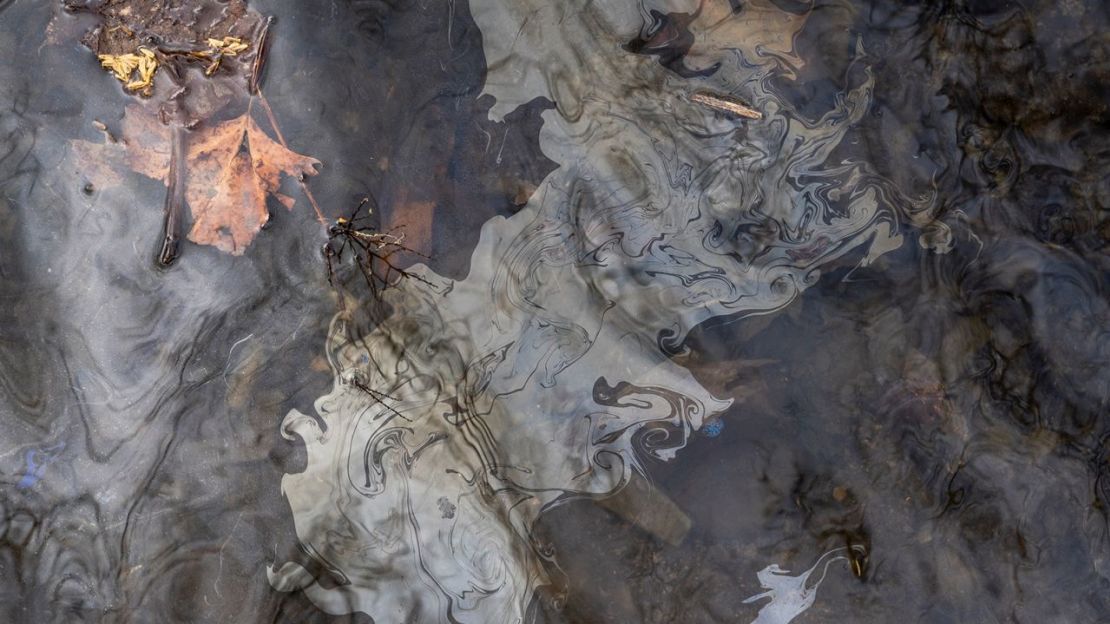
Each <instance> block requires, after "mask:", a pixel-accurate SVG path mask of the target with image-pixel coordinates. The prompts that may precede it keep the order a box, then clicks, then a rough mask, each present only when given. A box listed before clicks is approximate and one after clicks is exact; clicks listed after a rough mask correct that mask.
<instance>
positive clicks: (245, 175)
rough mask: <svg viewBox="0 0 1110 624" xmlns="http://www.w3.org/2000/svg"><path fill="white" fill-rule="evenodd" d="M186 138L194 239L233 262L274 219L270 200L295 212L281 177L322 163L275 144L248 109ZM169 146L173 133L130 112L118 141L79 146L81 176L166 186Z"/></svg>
mask: <svg viewBox="0 0 1110 624" xmlns="http://www.w3.org/2000/svg"><path fill="white" fill-rule="evenodd" d="M188 137H189V138H188V140H189V145H188V150H187V152H186V153H187V158H186V163H187V164H186V169H187V174H186V186H185V201H186V202H187V203H188V205H189V208H190V209H191V211H192V215H193V226H192V228H191V229H190V231H189V240H191V241H193V242H195V243H197V244H200V245H212V246H214V247H216V248H218V249H220V250H221V251H225V252H227V253H230V254H233V255H240V254H242V253H243V252H244V251H245V250H246V248H247V246H249V245H250V244H251V242H252V241H253V240H254V237H255V236H256V235H257V234H258V232H259V230H261V229H262V226H263V225H265V224H266V221H267V220H268V219H269V212H268V211H267V209H266V198H267V197H268V196H273V197H274V198H275V199H276V200H278V202H280V203H281V204H282V205H283V206H285V207H286V208H288V209H290V210H291V209H292V208H293V206H294V203H295V200H294V199H293V198H292V197H289V196H287V195H284V194H282V193H280V192H279V189H280V187H281V179H282V176H292V177H295V178H301V177H303V176H310V175H315V174H316V166H317V165H319V164H320V163H319V161H318V160H316V159H315V158H312V157H310V156H304V155H302V154H298V153H296V152H294V151H292V150H290V149H287V148H286V147H285V146H283V145H281V144H280V143H278V142H277V141H274V140H273V139H271V138H270V137H269V136H268V135H267V134H266V132H265V131H263V130H262V129H261V128H260V127H259V126H258V124H257V123H255V121H254V119H253V118H252V117H251V114H250V111H249V110H248V111H247V112H246V113H244V114H243V115H241V116H239V117H236V118H234V119H231V120H229V121H225V122H223V123H221V124H217V125H214V126H209V127H206V128H203V129H201V130H197V131H194V132H190V133H189V135H188ZM170 147H171V146H170V129H169V128H168V127H167V126H165V125H163V124H162V123H161V122H159V121H158V120H157V118H155V117H154V116H153V115H151V114H148V113H147V112H146V110H145V109H143V108H142V107H139V106H131V107H128V109H127V112H126V114H125V115H124V119H123V127H122V135H121V140H120V141H119V142H117V143H110V142H107V143H94V142H89V141H74V142H73V151H74V154H75V156H76V157H77V159H78V162H79V168H80V169H81V172H82V173H83V174H84V175H85V176H86V177H88V178H89V180H90V181H91V182H93V184H94V185H97V186H119V185H120V184H121V183H122V180H123V176H124V175H126V173H127V171H134V172H136V173H139V174H142V175H144V176H146V177H148V178H153V179H155V180H160V181H161V182H163V183H166V181H167V179H168V173H169V167H170Z"/></svg>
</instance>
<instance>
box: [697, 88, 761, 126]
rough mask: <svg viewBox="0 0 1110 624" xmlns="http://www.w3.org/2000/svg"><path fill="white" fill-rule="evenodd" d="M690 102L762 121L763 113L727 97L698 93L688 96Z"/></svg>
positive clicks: (705, 92)
mask: <svg viewBox="0 0 1110 624" xmlns="http://www.w3.org/2000/svg"><path fill="white" fill-rule="evenodd" d="M690 101H691V102H696V103H698V104H701V105H702V106H708V107H709V108H712V109H714V110H719V111H722V112H725V113H729V114H732V115H736V116H738V117H743V118H745V119H763V113H761V112H759V111H757V110H755V109H754V108H751V107H750V106H748V105H747V104H744V103H743V102H741V101H740V100H737V99H736V98H733V97H729V96H727V95H717V94H716V93H709V92H708V91H698V92H697V93H694V94H692V95H691V96H690Z"/></svg>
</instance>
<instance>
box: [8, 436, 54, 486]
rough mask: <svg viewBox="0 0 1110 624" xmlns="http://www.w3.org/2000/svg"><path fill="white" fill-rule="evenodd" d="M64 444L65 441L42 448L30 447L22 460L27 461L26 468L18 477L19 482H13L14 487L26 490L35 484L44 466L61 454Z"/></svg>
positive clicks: (44, 470) (44, 469) (44, 468)
mask: <svg viewBox="0 0 1110 624" xmlns="http://www.w3.org/2000/svg"><path fill="white" fill-rule="evenodd" d="M65 446H66V443H65V442H59V443H57V444H55V445H54V446H48V447H46V448H42V449H30V450H29V451H27V453H26V455H24V460H25V461H26V462H27V469H26V470H24V472H23V476H22V477H21V478H20V479H19V482H18V483H16V484H15V487H17V488H19V489H21V490H26V489H28V488H30V487H31V486H33V485H35V483H37V482H38V480H39V479H41V478H42V475H43V473H44V472H46V467H47V466H49V465H50V464H52V463H54V460H56V459H58V455H60V454H61V451H62V449H64V448H65Z"/></svg>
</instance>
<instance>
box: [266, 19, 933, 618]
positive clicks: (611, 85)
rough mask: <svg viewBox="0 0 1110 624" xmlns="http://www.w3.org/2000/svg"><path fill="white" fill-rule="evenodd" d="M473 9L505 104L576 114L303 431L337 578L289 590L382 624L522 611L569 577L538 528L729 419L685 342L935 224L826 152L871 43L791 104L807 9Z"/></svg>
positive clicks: (291, 419)
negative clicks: (783, 85) (518, 202)
mask: <svg viewBox="0 0 1110 624" xmlns="http://www.w3.org/2000/svg"><path fill="white" fill-rule="evenodd" d="M680 5H681V6H680ZM687 5H689V6H687ZM684 8H685V9H690V11H688V12H686V13H683V11H681V10H680V9H684ZM471 12H472V14H473V16H474V19H475V22H476V23H477V25H478V26H479V28H480V29H481V31H482V36H483V43H484V50H485V56H486V61H487V63H488V67H489V70H488V73H487V76H486V81H485V92H486V93H488V94H490V95H492V96H493V97H494V98H495V100H496V103H495V104H494V105H493V108H492V109H491V112H490V114H491V115H492V116H493V117H494V118H495V119H500V118H504V117H505V116H507V115H509V114H511V113H512V112H514V111H515V110H516V109H517V108H518V107H520V106H523V105H524V104H525V103H527V102H529V101H531V100H533V99H535V98H541V97H542V98H547V99H548V100H550V101H552V102H554V108H553V109H552V110H550V111H547V112H545V113H544V116H543V117H544V126H543V129H542V131H541V134H540V145H541V148H542V150H543V153H544V154H545V155H546V156H547V157H548V158H550V159H551V160H553V161H554V162H555V163H557V164H558V165H559V168H558V169H557V170H556V171H555V172H553V173H552V174H551V175H549V176H548V177H547V179H545V180H544V181H543V183H542V184H541V185H540V186H539V188H538V189H537V190H536V192H535V194H534V195H533V197H532V199H531V201H529V202H528V204H527V205H526V206H525V207H524V208H523V209H522V210H520V211H519V212H518V213H517V214H515V215H513V216H512V217H511V218H508V219H502V218H497V219H494V220H492V221H490V222H488V223H487V224H486V225H485V226H483V228H482V237H481V240H480V241H479V243H478V246H477V248H476V250H475V252H474V256H473V258H472V260H471V265H470V273H469V274H468V275H467V277H466V278H465V279H463V280H459V281H447V280H442V279H440V278H439V277H438V276H436V275H435V274H433V273H431V272H424V273H423V278H424V281H417V280H408V281H406V282H405V283H403V284H402V285H401V287H400V288H398V289H397V290H396V291H394V292H392V293H388V294H387V295H386V301H387V302H388V304H389V306H390V308H391V316H389V317H388V318H387V319H386V320H385V321H383V322H382V323H381V324H380V325H378V326H377V327H376V328H374V329H373V331H371V332H369V333H366V334H364V335H351V332H350V331H349V325H348V324H347V323H345V322H344V321H343V320H342V319H340V320H339V321H338V322H337V323H336V325H335V327H334V328H333V330H332V332H331V334H330V339H329V347H328V352H329V355H330V359H331V364H332V366H333V368H334V370H335V372H336V383H335V387H334V390H333V391H332V393H331V394H329V395H327V396H325V397H322V398H321V399H319V400H318V401H317V403H316V412H317V414H318V418H317V417H315V416H312V415H306V414H302V413H300V412H296V411H294V412H291V413H290V414H289V416H288V417H287V418H286V420H285V422H284V424H283V427H284V431H285V432H286V434H287V435H289V436H290V437H291V438H293V439H298V438H299V439H300V440H303V441H304V444H305V446H306V450H307V454H308V465H307V468H306V469H305V471H304V472H302V473H299V474H293V475H289V476H287V477H285V479H284V480H283V482H282V488H283V492H284V493H285V495H286V496H287V497H288V499H289V502H290V506H291V507H292V511H293V515H294V516H295V522H296V525H297V534H298V536H299V537H300V538H301V540H302V543H303V545H304V548H305V550H306V551H307V552H308V553H309V554H310V555H311V557H312V558H313V559H314V560H315V561H316V562H317V564H318V565H319V566H320V568H322V569H324V570H326V571H327V573H328V576H329V577H330V578H329V580H330V581H331V586H330V587H326V586H324V585H323V584H322V583H321V582H320V581H319V580H318V579H316V578H313V577H312V576H311V575H310V574H309V573H308V571H307V570H306V569H305V568H304V567H303V566H301V565H300V564H298V563H288V564H285V565H283V566H280V567H278V568H276V569H275V570H274V571H273V572H272V580H273V582H274V585H275V586H276V587H278V588H279V589H286V590H289V589H303V590H304V591H305V592H306V593H307V594H308V595H309V597H310V598H311V599H312V600H313V601H314V602H315V603H316V604H317V605H319V606H320V607H321V608H322V609H324V610H325V611H328V612H330V613H347V612H351V611H360V612H363V613H366V614H369V615H370V616H371V617H373V618H374V620H375V622H522V621H524V618H525V616H526V612H527V608H528V605H529V602H530V600H531V599H532V596H533V593H534V591H535V590H536V588H537V585H539V584H545V583H548V582H549V580H548V578H547V575H546V573H545V571H544V568H543V566H542V565H541V559H543V558H544V552H543V548H542V545H540V544H538V543H536V542H535V541H534V540H533V539H532V537H531V534H532V528H533V525H534V524H535V522H536V520H537V518H538V517H539V515H540V514H541V513H543V512H544V511H545V510H547V509H550V508H551V507H552V506H555V505H558V504H559V503H561V502H564V501H565V499H566V497H567V496H568V495H597V496H600V495H607V494H610V493H612V492H614V491H615V490H617V489H618V488H620V487H621V486H622V485H623V484H625V483H626V482H627V481H628V480H629V479H630V477H631V475H632V474H633V473H634V472H643V468H642V462H643V461H644V459H645V458H656V459H670V458H673V457H674V456H675V454H676V452H677V451H679V450H680V449H682V448H683V447H684V446H685V445H686V442H687V440H688V439H689V438H690V436H691V435H693V434H694V433H695V432H696V431H698V430H699V429H700V428H701V427H702V425H703V424H704V423H705V422H706V420H707V419H708V418H710V417H712V416H714V415H716V414H719V413H721V412H722V411H723V410H725V409H726V408H727V407H728V405H729V402H728V401H722V400H719V399H717V398H715V397H714V396H713V395H712V394H711V393H710V392H708V391H707V390H706V389H705V388H703V387H702V386H701V385H700V384H699V383H698V382H697V381H696V380H694V379H693V378H692V377H691V376H690V373H689V372H688V371H687V370H686V369H684V368H683V367H681V366H679V365H677V364H676V363H674V362H673V361H672V360H671V359H670V355H671V354H673V353H675V352H676V351H677V350H679V349H680V347H681V344H682V342H683V341H684V339H685V337H686V335H687V333H688V332H689V330H690V329H691V328H693V327H694V326H696V325H697V324H699V323H701V322H702V321H705V320H707V319H710V318H713V317H717V316H723V315H733V316H736V315H743V314H747V315H751V314H757V313H767V312H770V311H773V310H777V309H779V308H782V307H783V306H785V305H787V304H788V303H790V302H791V301H792V300H793V299H794V298H795V297H797V296H798V295H799V293H801V292H802V291H804V290H805V289H806V288H807V287H809V286H810V285H812V284H813V283H814V282H815V281H816V280H817V279H818V278H819V275H820V272H821V270H822V269H823V268H824V267H827V266H830V265H832V264H833V263H835V262H837V261H840V260H841V259H843V258H844V257H845V256H846V255H848V254H851V253H854V254H855V257H854V258H853V259H851V260H850V261H849V262H854V263H856V264H858V265H864V266H866V265H867V264H869V263H871V262H873V261H875V259H876V258H877V257H879V256H880V255H881V254H882V253H884V252H887V251H889V250H891V249H893V248H895V247H897V246H898V245H899V243H900V242H901V234H900V229H901V228H900V227H899V222H900V220H902V219H903V218H905V217H906V216H908V217H909V218H921V216H922V215H923V214H924V213H925V212H927V211H928V210H929V204H928V203H927V202H921V203H918V204H915V203H912V202H908V201H906V200H905V199H904V198H903V197H902V196H901V195H900V194H897V193H894V192H892V185H890V184H889V183H887V182H886V181H884V180H883V179H882V178H880V177H878V176H877V175H875V174H874V173H873V172H872V171H871V170H870V169H869V167H868V166H867V165H866V164H865V163H860V162H855V161H853V160H850V159H843V160H839V161H835V162H829V160H830V159H829V157H830V154H831V153H832V151H833V150H834V149H835V148H836V147H837V146H838V145H839V144H840V143H841V142H842V140H843V138H844V136H845V133H846V132H847V131H848V129H849V128H851V126H852V124H854V123H856V122H857V121H858V120H859V119H860V118H861V117H862V116H863V115H864V114H865V113H866V111H867V110H868V108H869V106H870V104H871V93H872V90H873V89H874V78H873V77H872V75H871V73H870V71H869V70H868V68H867V64H866V59H865V57H864V55H865V52H864V50H863V49H862V47H860V49H859V50H858V54H859V58H858V59H857V61H856V62H854V63H853V64H852V65H851V66H850V67H849V69H848V72H849V74H850V76H849V77H848V78H847V79H846V82H847V83H848V85H849V86H848V88H847V89H846V91H845V92H844V93H842V94H840V95H839V96H838V97H837V98H836V103H835V105H834V106H833V108H832V109H831V110H828V111H824V112H823V113H822V114H820V115H819V116H818V117H817V118H814V119H810V118H807V117H806V116H805V115H803V114H801V113H799V112H798V111H796V110H795V109H794V108H793V107H791V106H790V105H789V104H788V103H787V102H786V101H785V100H784V99H782V98H781V97H779V96H778V95H777V94H776V92H775V90H774V88H773V87H772V85H771V80H772V79H773V78H775V77H778V76H784V75H785V76H789V74H790V72H792V71H794V70H795V69H796V68H797V67H798V66H800V65H801V64H802V59H801V58H800V57H799V56H798V55H797V53H796V52H795V50H794V47H793V41H794V39H795V37H796V36H797V33H798V31H799V30H800V29H801V28H802V27H803V25H804V23H805V16H804V14H802V15H799V14H795V13H791V12H788V11H785V10H782V9H780V8H779V7H777V6H776V5H774V4H773V3H770V2H749V3H745V5H744V6H743V7H742V8H734V7H732V6H731V5H730V4H729V3H727V2H718V3H712V2H710V3H703V4H702V5H701V6H700V8H699V6H698V5H697V3H683V2H679V3H673V6H672V5H665V4H659V5H658V6H655V7H651V8H650V11H649V7H647V6H643V5H640V4H638V3H635V2H627V3H622V2H606V3H597V2H585V1H576V2H561V3H550V2H541V1H536V2H527V1H519V0H513V1H511V2H508V1H496V0H479V1H476V2H473V3H472V4H471ZM647 15H652V16H654V17H653V18H652V20H654V21H647V20H645V17H646V16H647ZM668 28H672V29H674V28H684V29H689V35H690V36H691V37H692V38H693V39H692V40H693V44H692V45H691V46H690V47H689V49H688V50H685V51H684V53H685V56H684V58H682V59H681V61H677V60H676V61H675V62H676V63H677V62H680V63H682V64H683V67H686V68H687V69H688V70H689V71H675V67H674V66H673V65H674V64H673V63H670V62H664V63H660V62H657V59H655V58H653V56H652V55H648V54H637V53H634V52H633V51H630V50H629V49H628V46H627V45H626V44H627V42H629V41H634V40H636V38H637V37H648V38H651V40H653V41H654V40H657V39H659V37H660V36H661V35H659V34H658V31H659V29H664V30H666V29H668ZM652 33H655V34H652ZM667 36H670V35H667ZM641 49H644V48H641ZM699 88H700V89H705V88H708V89H712V90H713V91H715V92H723V93H728V94H730V95H739V96H741V97H743V98H744V99H745V100H747V101H750V102H752V103H753V104H754V105H755V106H757V107H758V108H759V109H760V110H761V111H763V114H764V116H763V119H761V120H759V121H757V122H738V121H737V120H736V119H733V118H726V117H724V116H722V115H719V114H718V113H716V112H715V111H712V110H705V109H703V108H701V107H700V106H699V105H697V104H695V103H692V102H691V101H690V100H689V95H690V93H691V92H692V91H693V90H695V89H699ZM416 270H417V271H420V270H421V269H416ZM367 388H369V389H370V390H372V392H367V390H366V389H367ZM381 397H388V398H385V399H383V400H381V401H379V400H378V399H379V398H381ZM444 500H446V501H447V504H448V506H449V507H448V508H449V509H450V510H451V513H445V512H444V510H443V509H444V504H443V501H444Z"/></svg>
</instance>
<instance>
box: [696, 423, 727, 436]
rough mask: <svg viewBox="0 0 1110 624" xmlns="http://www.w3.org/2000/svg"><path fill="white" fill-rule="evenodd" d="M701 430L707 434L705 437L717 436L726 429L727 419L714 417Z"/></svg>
mask: <svg viewBox="0 0 1110 624" xmlns="http://www.w3.org/2000/svg"><path fill="white" fill-rule="evenodd" d="M701 430H702V433H704V434H705V437H707V438H715V437H717V436H719V435H721V432H722V431H724V430H725V421H723V420H721V419H720V418H714V419H713V420H711V421H709V422H707V423H705V425H704V426H703V427H702V428H701Z"/></svg>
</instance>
